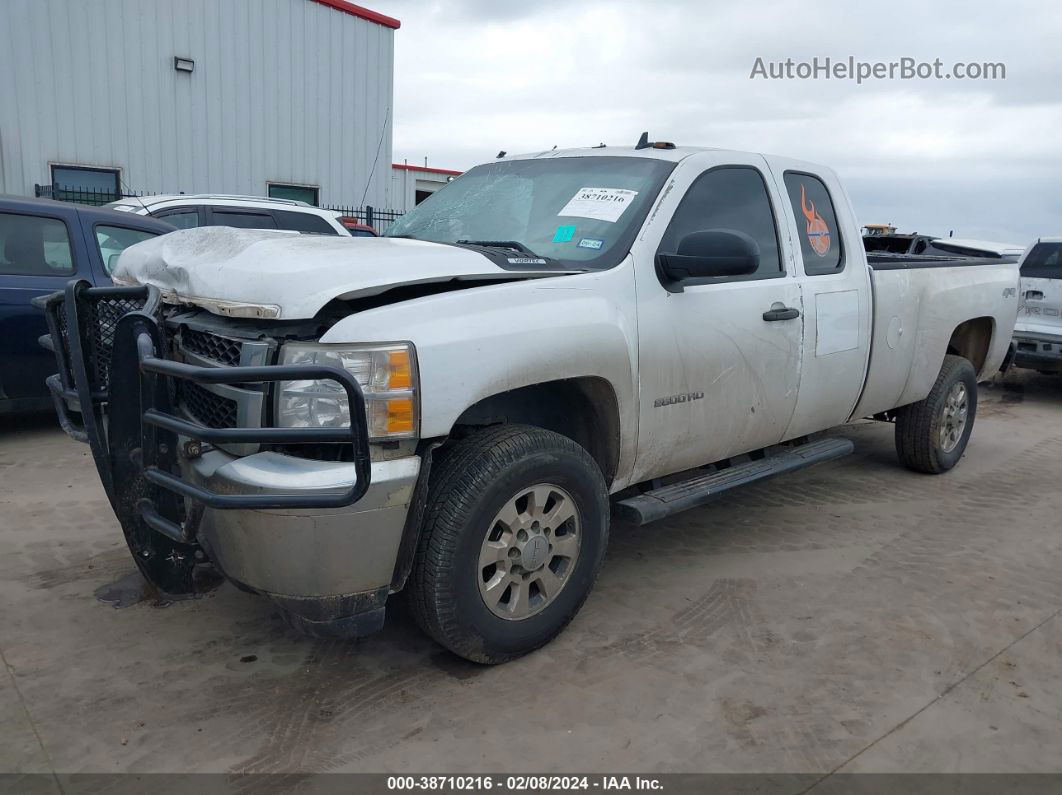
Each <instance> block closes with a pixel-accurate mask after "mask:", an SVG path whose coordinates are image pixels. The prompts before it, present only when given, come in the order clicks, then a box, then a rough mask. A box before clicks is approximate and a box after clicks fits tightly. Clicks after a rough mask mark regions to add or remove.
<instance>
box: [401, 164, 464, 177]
mask: <svg viewBox="0 0 1062 795" xmlns="http://www.w3.org/2000/svg"><path fill="white" fill-rule="evenodd" d="M391 168H400V169H402V170H403V171H426V172H428V173H429V174H450V175H452V176H455V177H459V176H461V175H462V174H464V173H465V172H464V171H454V170H453V169H450V168H428V167H427V166H410V165H407V164H406V163H392V164H391Z"/></svg>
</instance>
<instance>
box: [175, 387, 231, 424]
mask: <svg viewBox="0 0 1062 795" xmlns="http://www.w3.org/2000/svg"><path fill="white" fill-rule="evenodd" d="M178 393H179V397H180V400H181V402H182V403H183V404H184V407H185V409H186V410H187V412H188V413H189V414H190V415H191V416H192V418H193V419H195V420H198V421H199V422H200V423H202V424H203V425H205V426H207V427H208V428H235V427H237V406H236V401H235V400H230V399H229V398H226V397H222V396H221V395H215V394H214V393H213V392H211V391H209V390H207V389H204V388H203V387H201V386H200V385H199V384H197V383H195V382H193V381H182V382H181V384H180V386H179V387H178Z"/></svg>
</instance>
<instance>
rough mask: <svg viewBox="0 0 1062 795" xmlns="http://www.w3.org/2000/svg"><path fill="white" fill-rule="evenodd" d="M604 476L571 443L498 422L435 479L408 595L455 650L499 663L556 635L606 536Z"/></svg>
mask: <svg viewBox="0 0 1062 795" xmlns="http://www.w3.org/2000/svg"><path fill="white" fill-rule="evenodd" d="M608 516H609V510H608V492H607V489H606V487H605V482H604V478H603V477H602V475H601V470H600V469H599V468H598V466H597V464H596V463H595V462H594V460H593V459H592V458H591V457H590V455H589V454H588V453H587V452H586V450H584V449H583V448H582V447H580V446H579V445H578V444H576V443H575V442H574V441H572V440H571V439H568V438H567V437H564V436H561V435H559V434H556V433H552V432H551V431H546V430H542V429H540V428H531V427H526V426H516V425H511V426H499V427H494V428H488V429H486V430H482V431H479V432H477V433H475V434H473V435H472V436H470V437H468V438H466V439H464V440H462V441H460V442H458V443H456V444H455V445H454V446H453V448H452V449H451V450H449V451H448V452H447V454H446V456H445V458H443V459H442V460H441V461H440V462H439V465H438V469H437V470H435V471H434V472H432V485H431V487H430V490H429V495H428V504H427V509H426V511H425V518H424V526H423V528H422V530H421V536H420V542H419V545H418V549H417V554H416V557H415V559H414V564H413V570H412V572H411V573H410V581H409V593H408V599H409V602H410V606H411V608H412V613H413V615H414V617H415V618H416V620H417V623H418V624H419V625H420V626H421V628H422V629H423V630H424V631H425V632H427V634H429V635H430V636H431V637H433V638H434V639H435V640H437V641H438V642H439V643H441V644H442V645H443V646H445V647H446V648H448V649H450V650H451V651H452V652H454V653H455V654H458V655H460V656H462V657H464V658H466V659H468V660H473V661H475V662H482V663H500V662H505V661H507V660H511V659H513V658H515V657H519V656H520V655H522V654H526V653H528V652H530V651H533V650H534V649H537V648H538V647H540V646H542V645H544V644H545V643H547V642H549V641H550V640H552V639H553V638H554V637H555V636H556V635H557V634H558V633H560V632H561V630H563V629H564V627H565V626H567V624H568V622H569V621H571V620H572V618H573V617H574V616H575V614H576V613H577V612H578V611H579V608H580V607H581V606H582V604H583V602H584V601H585V599H586V597H587V595H588V594H589V593H590V589H591V587H592V586H593V583H594V579H595V578H596V576H597V572H598V570H599V569H600V567H601V561H602V559H603V557H604V551H605V545H606V542H607V538H608Z"/></svg>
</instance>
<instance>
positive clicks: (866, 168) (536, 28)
mask: <svg viewBox="0 0 1062 795" xmlns="http://www.w3.org/2000/svg"><path fill="white" fill-rule="evenodd" d="M365 4H366V5H368V6H369V7H371V8H372V9H373V10H375V11H380V12H382V13H385V14H389V15H391V16H395V17H397V18H398V19H400V20H401V22H402V27H401V28H400V29H399V30H397V31H396V32H395V109H394V160H395V162H397V163H401V162H403V161H404V160H407V161H408V162H409V163H412V164H420V165H423V163H424V158H425V157H427V158H428V164H429V165H432V166H437V167H440V168H456V169H466V168H469V167H471V166H473V165H476V164H477V163H481V162H484V161H486V160H490V159H493V158H494V157H495V155H496V154H497V153H498V151H500V150H505V151H507V152H509V153H510V154H513V153H517V152H528V151H540V150H542V149H551V148H552V147H553V146H554V145H556V146H558V147H560V148H566V147H575V146H592V145H596V144H598V143H602V142H603V143H606V144H609V145H613V146H616V145H624V146H629V145H633V144H634V143H635V141H636V140H637V139H638V135H639V134H640V133H641V132H642V131H643V130H648V131H649V133H650V138H651V139H653V140H667V141H674V142H675V143H677V144H686V145H694V146H712V147H720V148H726V149H739V150H746V151H754V152H764V153H773V154H779V155H786V156H790V157H797V158H802V159H805V160H811V161H815V162H818V163H823V164H826V165H828V166H830V167H832V168H834V169H835V170H836V171H837V172H838V173H839V174H840V176H841V178H842V180H843V181H844V182H845V184H846V185H847V188H848V192H849V195H850V197H851V199H852V203H853V205H854V206H855V210H856V215H857V217H858V218H859V220H860V223H892V224H894V225H896V226H897V227H899V228H900V230H901V231H908V232H915V231H917V232H923V233H930V234H936V235H943V236H946V235H948V234H949V233H954V236H955V237H957V238H958V237H963V238H981V239H987V240H996V241H1002V242H1012V243H1019V244H1026V243H1029V242H1031V241H1032V240H1034V239H1035V238H1037V237H1039V236H1043V235H1051V234H1055V235H1058V234H1062V57H1060V56H1059V47H1060V45H1062V3H1058V2H1051V1H1050V0H1040V2H1025V1H1024V0H1010V2H1007V3H1005V4H1003V3H981V4H980V5H977V4H974V3H957V2H954V3H953V2H934V3H928V2H906V1H904V0H901V1H899V2H895V1H891V0H890V2H885V3H873V4H871V3H859V2H853V1H852V0H848V2H840V0H803V1H802V2H790V1H789V0H784V1H774V2H770V1H768V2H756V3H752V2H734V0H727V2H716V0H702V1H701V2H698V1H697V0H655V1H654V2H638V1H636V0H610V1H609V2H596V1H593V0H585V1H580V0H523V1H522V2H510V1H509V0H495V1H492V0H449V1H448V2H444V1H442V0H376V1H375V2H374V1H373V0H365ZM815 57H818V58H819V61H820V63H823V62H824V59H825V58H827V57H829V58H830V59H832V61H834V62H837V61H845V62H847V60H848V58H849V57H852V58H854V59H855V60H856V61H863V62H868V63H870V62H884V63H888V62H892V61H900V59H902V58H910V59H913V60H914V61H915V62H927V63H931V62H933V61H934V60H935V59H940V61H941V63H942V66H941V70H942V72H945V73H946V72H951V71H953V66H954V64H955V63H957V62H962V63H964V64H972V63H976V64H981V63H1002V64H1004V66H1005V73H1006V77H1005V79H995V80H974V79H964V80H959V79H956V78H952V79H927V80H920V79H908V80H903V79H899V78H895V79H891V80H890V79H881V80H874V79H871V80H867V81H864V82H862V83H857V82H856V81H855V80H838V79H836V78H831V79H823V78H819V79H803V80H802V79H797V78H794V79H779V80H766V79H762V78H759V77H757V78H752V77H750V75H751V74H752V72H753V68H754V66H755V65H756V59H757V58H761V59H762V60H763V64H764V66H767V65H768V64H770V63H777V62H784V61H785V60H786V59H792V60H793V62H794V63H797V62H801V61H811V59H813V58H815Z"/></svg>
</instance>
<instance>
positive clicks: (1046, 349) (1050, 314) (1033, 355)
mask: <svg viewBox="0 0 1062 795" xmlns="http://www.w3.org/2000/svg"><path fill="white" fill-rule="evenodd" d="M1020 290H1021V298H1020V301H1019V304H1018V322H1017V324H1016V325H1015V326H1014V342H1015V343H1016V345H1017V352H1016V354H1015V356H1014V365H1015V366H1016V367H1027V368H1029V369H1031V370H1039V371H1040V372H1042V373H1062V237H1041V238H1040V239H1039V240H1037V241H1036V242H1035V243H1034V244H1033V245H1032V246H1031V247H1030V248H1029V250H1028V251H1027V252H1026V254H1025V256H1024V257H1022V260H1021V288H1020Z"/></svg>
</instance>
